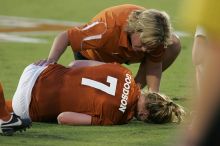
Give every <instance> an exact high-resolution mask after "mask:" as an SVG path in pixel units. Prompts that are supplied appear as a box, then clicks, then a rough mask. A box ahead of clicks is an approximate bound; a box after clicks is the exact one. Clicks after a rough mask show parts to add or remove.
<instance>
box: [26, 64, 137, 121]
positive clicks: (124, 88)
mask: <svg viewBox="0 0 220 146" xmlns="http://www.w3.org/2000/svg"><path fill="white" fill-rule="evenodd" d="M138 94H139V90H138V88H137V87H136V84H135V82H134V79H133V78H132V77H131V72H130V71H129V70H128V69H126V68H124V67H122V66H121V65H119V64H104V65H99V66H93V67H82V68H66V67H63V66H61V65H57V64H56V65H50V66H48V68H47V69H46V70H45V71H44V72H43V73H42V74H41V75H40V77H39V78H38V80H37V82H36V84H35V87H34V89H33V92H32V102H33V103H32V104H31V109H35V110H34V114H32V118H33V120H35V121H53V120H56V117H57V115H58V114H59V113H61V112H64V111H73V112H79V113H84V114H88V115H91V116H92V117H94V118H93V119H94V123H93V124H97V123H100V124H105V123H110V124H111V122H113V123H114V122H116V121H117V122H119V123H120V120H122V121H121V122H122V123H123V122H124V121H126V120H128V119H129V118H131V117H132V116H133V113H131V112H130V111H131V108H134V105H135V104H134V103H136V101H137V95H138ZM36 109H37V110H36ZM132 110H133V109H132ZM30 113H33V112H30ZM128 116H129V117H128ZM97 118H98V119H101V120H98V121H97Z"/></svg>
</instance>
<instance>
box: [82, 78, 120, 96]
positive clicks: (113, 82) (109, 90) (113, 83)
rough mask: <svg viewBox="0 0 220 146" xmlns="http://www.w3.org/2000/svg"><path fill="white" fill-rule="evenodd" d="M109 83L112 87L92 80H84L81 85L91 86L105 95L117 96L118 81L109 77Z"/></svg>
mask: <svg viewBox="0 0 220 146" xmlns="http://www.w3.org/2000/svg"><path fill="white" fill-rule="evenodd" d="M107 82H108V83H110V86H107V85H105V84H103V83H100V82H98V81H95V80H91V79H88V78H82V82H81V83H82V85H86V86H90V87H93V88H96V89H99V90H101V91H103V92H105V93H108V94H110V95H113V96H115V92H116V86H117V82H118V79H116V78H114V77H111V76H107Z"/></svg>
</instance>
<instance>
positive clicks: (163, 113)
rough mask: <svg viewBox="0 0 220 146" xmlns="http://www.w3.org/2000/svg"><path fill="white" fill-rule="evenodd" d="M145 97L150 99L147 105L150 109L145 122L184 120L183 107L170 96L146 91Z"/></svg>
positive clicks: (159, 122) (160, 122) (158, 122)
mask: <svg viewBox="0 0 220 146" xmlns="http://www.w3.org/2000/svg"><path fill="white" fill-rule="evenodd" d="M145 98H147V99H148V102H147V103H146V105H145V107H146V109H147V110H148V111H149V116H148V118H147V119H146V121H145V122H151V123H156V124H162V123H169V122H177V123H180V122H181V121H182V119H183V116H184V115H185V111H184V110H183V107H181V106H180V105H178V104H176V103H174V102H173V101H172V100H171V99H170V98H169V97H167V96H165V95H162V94H159V93H146V94H145Z"/></svg>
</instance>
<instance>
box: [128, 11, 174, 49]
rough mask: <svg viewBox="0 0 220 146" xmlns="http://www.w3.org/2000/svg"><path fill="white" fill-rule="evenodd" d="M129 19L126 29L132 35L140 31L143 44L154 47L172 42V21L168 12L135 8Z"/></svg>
mask: <svg viewBox="0 0 220 146" xmlns="http://www.w3.org/2000/svg"><path fill="white" fill-rule="evenodd" d="M127 21H128V25H127V27H126V31H127V32H128V33H129V34H130V35H132V34H135V33H138V34H139V36H140V42H141V43H142V45H143V46H146V47H147V48H154V47H156V46H158V45H163V46H165V47H166V46H167V45H168V44H170V40H171V23H170V20H169V16H168V14H167V13H166V12H161V11H158V10H155V9H149V10H135V11H133V12H132V13H131V14H130V16H129V18H128V20H127Z"/></svg>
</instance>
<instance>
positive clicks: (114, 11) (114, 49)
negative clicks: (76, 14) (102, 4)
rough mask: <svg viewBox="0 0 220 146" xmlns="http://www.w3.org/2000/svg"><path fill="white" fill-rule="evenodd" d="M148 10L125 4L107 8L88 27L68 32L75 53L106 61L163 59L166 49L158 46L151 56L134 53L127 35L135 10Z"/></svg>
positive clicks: (121, 61) (127, 61) (84, 26)
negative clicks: (146, 58)
mask: <svg viewBox="0 0 220 146" xmlns="http://www.w3.org/2000/svg"><path fill="white" fill-rule="evenodd" d="M143 9H145V8H143V7H140V6H136V5H131V4H125V5H120V6H115V7H111V8H107V9H105V10H103V11H102V12H100V13H99V14H98V15H96V16H95V17H94V18H93V19H92V20H91V21H90V22H89V23H88V24H86V25H83V26H80V27H74V28H72V29H69V30H68V38H69V42H70V45H71V47H72V49H73V51H75V52H78V51H80V53H81V54H82V55H83V56H84V57H86V58H88V59H90V60H97V61H102V62H118V63H128V64H129V63H135V62H140V61H141V60H143V58H144V57H145V56H147V57H149V59H150V60H152V61H154V62H159V61H161V60H162V56H163V55H164V48H163V47H158V48H155V50H154V51H152V52H150V53H143V52H136V51H133V50H132V46H131V43H130V41H129V39H128V35H127V33H126V32H125V27H126V25H127V19H128V16H129V15H130V14H131V12H132V11H134V10H143Z"/></svg>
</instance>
